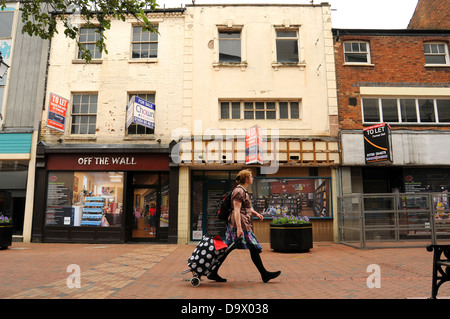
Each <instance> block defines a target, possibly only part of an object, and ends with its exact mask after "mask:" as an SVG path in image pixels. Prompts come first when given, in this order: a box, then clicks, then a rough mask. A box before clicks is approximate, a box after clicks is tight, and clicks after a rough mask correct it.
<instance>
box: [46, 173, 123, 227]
mask: <svg viewBox="0 0 450 319" xmlns="http://www.w3.org/2000/svg"><path fill="white" fill-rule="evenodd" d="M122 212H123V173H122V172H49V174H48V188H47V206H46V213H45V225H46V226H81V227H83V226H84V227H88V226H91V227H92V226H99V227H112V226H121V223H122Z"/></svg>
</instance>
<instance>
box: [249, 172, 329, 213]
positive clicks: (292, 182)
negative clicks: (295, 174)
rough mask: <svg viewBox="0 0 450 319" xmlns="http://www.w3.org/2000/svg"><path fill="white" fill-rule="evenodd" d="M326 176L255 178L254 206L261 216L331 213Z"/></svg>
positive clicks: (253, 186) (253, 187)
mask: <svg viewBox="0 0 450 319" xmlns="http://www.w3.org/2000/svg"><path fill="white" fill-rule="evenodd" d="M330 200H331V194H330V180H329V178H304V179H298V178H255V180H254V182H253V185H252V201H253V208H254V209H255V210H256V211H257V212H260V213H262V215H263V216H264V217H274V216H280V215H284V214H288V215H290V214H292V215H296V216H308V217H332V216H331V213H330V212H331V209H330Z"/></svg>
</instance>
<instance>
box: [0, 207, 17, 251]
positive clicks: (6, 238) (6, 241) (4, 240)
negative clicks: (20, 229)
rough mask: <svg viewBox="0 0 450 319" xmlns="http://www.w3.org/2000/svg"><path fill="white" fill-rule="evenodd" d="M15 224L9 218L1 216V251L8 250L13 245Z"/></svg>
mask: <svg viewBox="0 0 450 319" xmlns="http://www.w3.org/2000/svg"><path fill="white" fill-rule="evenodd" d="M13 227H14V225H13V222H12V219H11V218H9V217H8V216H4V215H0V249H6V248H8V246H11V244H12V235H13Z"/></svg>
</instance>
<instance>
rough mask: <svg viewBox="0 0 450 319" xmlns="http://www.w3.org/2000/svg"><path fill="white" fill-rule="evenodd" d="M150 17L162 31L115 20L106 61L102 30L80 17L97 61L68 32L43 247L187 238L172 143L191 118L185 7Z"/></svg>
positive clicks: (45, 171)
mask: <svg viewBox="0 0 450 319" xmlns="http://www.w3.org/2000/svg"><path fill="white" fill-rule="evenodd" d="M148 17H149V19H150V20H151V22H152V23H153V24H154V25H155V26H156V27H157V29H158V33H149V32H147V31H143V30H142V27H141V26H140V25H139V24H137V23H136V19H134V18H131V17H130V19H128V20H126V21H125V22H123V21H113V22H112V25H111V28H110V30H108V31H107V32H106V34H105V36H106V39H107V48H108V54H105V53H100V52H98V51H97V49H96V48H95V41H96V40H97V38H96V37H97V35H96V33H95V30H94V29H93V28H88V27H85V26H84V24H83V21H82V20H80V17H79V16H78V17H77V16H74V17H73V19H72V23H73V24H75V25H78V26H79V27H80V28H81V34H80V38H79V41H80V43H81V44H82V45H84V46H86V47H88V48H89V49H90V50H91V53H92V56H93V59H92V61H91V62H90V63H89V64H86V62H85V61H84V60H83V59H82V58H81V55H80V54H79V52H78V47H77V45H76V42H75V41H74V40H71V39H69V38H66V37H65V36H64V32H63V30H62V28H63V26H62V25H61V24H60V25H59V26H58V27H59V28H60V30H59V33H58V34H57V35H56V36H55V38H54V39H53V40H52V43H51V49H50V58H49V59H50V63H49V69H48V78H47V92H46V96H45V98H46V102H45V109H44V111H43V115H42V125H41V134H40V141H39V144H38V147H37V173H36V175H37V178H36V184H37V187H38V189H39V192H36V202H35V213H34V216H33V217H34V219H33V240H35V241H42V242H109V243H113V242H116V243H122V242H125V241H142V240H144V241H162V242H171V243H172V242H176V241H177V220H176V218H177V213H176V209H177V208H176V201H174V200H173V198H176V197H177V192H178V189H177V185H178V168H177V167H172V166H171V161H170V142H171V139H170V137H171V131H172V130H173V129H175V128H176V127H178V126H180V125H181V119H182V118H181V113H180V112H179V110H180V109H181V106H182V102H183V96H184V95H183V94H184V92H183V70H184V68H183V64H184V60H183V57H184V55H183V54H184V9H173V10H157V11H156V12H152V13H149V14H148ZM172 205H175V206H172ZM150 210H151V211H152V213H151V214H150Z"/></svg>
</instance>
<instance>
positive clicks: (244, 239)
mask: <svg viewBox="0 0 450 319" xmlns="http://www.w3.org/2000/svg"><path fill="white" fill-rule="evenodd" d="M236 182H237V183H238V186H236V188H235V189H234V190H233V193H232V195H231V203H232V205H233V211H232V213H231V214H230V217H229V218H228V224H227V228H226V242H227V244H228V245H230V244H231V243H232V242H234V241H235V240H236V239H238V238H241V240H239V241H238V242H237V243H236V245H235V247H236V248H238V249H248V250H249V251H250V257H251V258H252V261H253V263H254V264H255V266H256V268H257V269H258V271H259V273H260V274H261V279H262V280H263V281H264V282H268V281H269V280H271V279H274V278H276V277H278V276H279V275H280V273H281V271H275V272H270V271H267V270H266V269H265V268H264V265H263V263H262V260H261V256H260V253H261V251H262V247H261V245H260V244H259V242H258V239H257V238H256V236H255V234H254V233H253V223H252V217H253V216H255V217H257V218H259V220H263V216H262V215H261V214H259V213H258V212H256V211H255V210H253V208H252V203H251V200H250V195H249V194H248V192H247V188H248V186H250V185H251V184H252V183H253V176H252V172H251V171H250V170H242V171H240V172H239V173H238V174H237V176H236ZM225 257H226V256H225ZM224 260H225V258H223V260H222V262H221V264H222V263H223V261H224ZM219 267H220V265H219ZM219 267H217V268H216V269H214V270H213V272H212V273H211V274H210V275H209V276H208V279H211V280H215V281H218V282H225V281H226V279H224V278H222V277H220V276H219V275H218V273H217V271H218V269H219Z"/></svg>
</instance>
